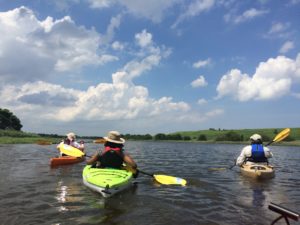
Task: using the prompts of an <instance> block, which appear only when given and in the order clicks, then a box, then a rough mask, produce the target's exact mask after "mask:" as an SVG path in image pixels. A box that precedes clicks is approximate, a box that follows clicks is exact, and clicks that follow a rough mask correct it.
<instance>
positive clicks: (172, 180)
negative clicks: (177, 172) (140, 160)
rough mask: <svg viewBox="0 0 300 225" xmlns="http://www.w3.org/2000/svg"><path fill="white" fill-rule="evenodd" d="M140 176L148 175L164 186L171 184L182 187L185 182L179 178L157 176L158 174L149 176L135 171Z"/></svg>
mask: <svg viewBox="0 0 300 225" xmlns="http://www.w3.org/2000/svg"><path fill="white" fill-rule="evenodd" d="M137 171H139V172H140V173H142V174H145V175H148V176H151V177H153V178H154V179H155V180H156V181H157V182H158V183H161V184H166V185H171V184H175V185H182V186H185V185H186V183H187V182H186V180H185V179H182V178H179V177H172V176H168V175H159V174H151V173H147V172H144V171H142V170H137Z"/></svg>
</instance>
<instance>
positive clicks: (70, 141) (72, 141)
mask: <svg viewBox="0 0 300 225" xmlns="http://www.w3.org/2000/svg"><path fill="white" fill-rule="evenodd" d="M66 136H67V137H66V138H65V139H64V140H62V141H61V143H59V144H58V145H57V147H56V148H57V149H58V150H59V146H60V144H66V145H70V146H72V147H74V148H77V149H79V150H81V151H82V152H84V141H80V142H79V143H78V142H77V141H76V135H75V134H74V133H73V132H70V133H68V134H67V135H66ZM64 155H65V154H63V153H61V156H64Z"/></svg>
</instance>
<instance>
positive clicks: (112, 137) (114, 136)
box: [103, 131, 125, 144]
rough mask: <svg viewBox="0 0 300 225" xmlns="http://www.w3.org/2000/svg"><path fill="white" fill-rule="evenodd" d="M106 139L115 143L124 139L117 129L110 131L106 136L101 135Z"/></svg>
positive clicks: (122, 141) (123, 141)
mask: <svg viewBox="0 0 300 225" xmlns="http://www.w3.org/2000/svg"><path fill="white" fill-rule="evenodd" d="M103 138H104V139H105V140H106V141H109V142H112V143H117V144H124V143H125V139H123V138H121V134H120V133H119V132H118V131H110V132H108V134H107V137H103Z"/></svg>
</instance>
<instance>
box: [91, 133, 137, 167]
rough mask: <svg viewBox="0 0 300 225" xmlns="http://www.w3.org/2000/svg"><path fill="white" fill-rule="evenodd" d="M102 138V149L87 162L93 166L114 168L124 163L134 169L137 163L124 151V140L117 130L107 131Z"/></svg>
mask: <svg viewBox="0 0 300 225" xmlns="http://www.w3.org/2000/svg"><path fill="white" fill-rule="evenodd" d="M103 138H104V141H105V142H104V149H103V150H101V149H100V150H99V152H96V153H95V154H94V155H93V156H92V157H91V159H89V160H87V164H89V165H92V167H95V168H114V169H121V168H123V166H124V164H125V165H126V167H127V168H128V167H129V168H131V169H133V170H134V171H136V168H137V164H136V163H135V161H134V160H133V159H132V158H131V156H130V155H129V154H128V153H125V151H124V149H123V147H124V143H125V140H124V139H123V138H121V135H120V133H119V132H118V131H110V132H108V135H107V137H103Z"/></svg>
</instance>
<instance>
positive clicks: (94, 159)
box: [86, 152, 99, 165]
mask: <svg viewBox="0 0 300 225" xmlns="http://www.w3.org/2000/svg"><path fill="white" fill-rule="evenodd" d="M98 156H99V154H98V152H96V153H95V154H94V155H93V156H92V157H91V158H90V159H88V160H87V161H86V163H87V164H88V165H92V164H93V163H94V162H96V161H97V160H98Z"/></svg>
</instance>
